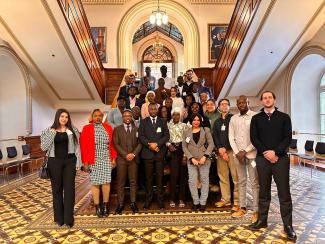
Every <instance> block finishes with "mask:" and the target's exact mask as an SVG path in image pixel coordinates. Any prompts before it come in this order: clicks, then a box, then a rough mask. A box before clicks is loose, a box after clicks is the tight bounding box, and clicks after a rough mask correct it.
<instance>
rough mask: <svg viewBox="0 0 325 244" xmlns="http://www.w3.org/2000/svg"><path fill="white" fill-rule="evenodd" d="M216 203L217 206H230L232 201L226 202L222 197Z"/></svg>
mask: <svg viewBox="0 0 325 244" xmlns="http://www.w3.org/2000/svg"><path fill="white" fill-rule="evenodd" d="M214 205H215V206H216V207H217V208H222V207H227V206H230V205H231V203H230V202H226V201H225V200H223V199H221V200H220V201H218V202H216V203H215V204H214Z"/></svg>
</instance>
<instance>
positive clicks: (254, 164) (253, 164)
mask: <svg viewBox="0 0 325 244" xmlns="http://www.w3.org/2000/svg"><path fill="white" fill-rule="evenodd" d="M251 165H252V167H253V168H255V167H256V162H255V160H253V161H252V162H251Z"/></svg>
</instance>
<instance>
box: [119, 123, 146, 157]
mask: <svg viewBox="0 0 325 244" xmlns="http://www.w3.org/2000/svg"><path fill="white" fill-rule="evenodd" d="M131 126H132V130H131V135H128V134H127V133H126V131H125V128H124V124H121V125H119V126H118V127H116V128H115V129H114V132H113V142H114V146H115V150H116V151H117V160H125V161H126V155H127V154H129V153H133V154H135V155H136V157H137V156H138V154H139V153H140V151H141V147H142V146H141V143H140V141H139V138H138V135H137V134H138V128H137V127H136V126H134V125H132V124H131ZM127 142H128V143H127Z"/></svg>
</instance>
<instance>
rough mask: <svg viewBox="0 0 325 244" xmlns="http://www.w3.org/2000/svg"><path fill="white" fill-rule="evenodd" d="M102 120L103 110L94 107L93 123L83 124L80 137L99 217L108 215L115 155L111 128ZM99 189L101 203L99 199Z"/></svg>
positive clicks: (82, 154)
mask: <svg viewBox="0 0 325 244" xmlns="http://www.w3.org/2000/svg"><path fill="white" fill-rule="evenodd" d="M102 120H103V112H102V111H101V110H99V109H95V110H94V111H93V112H92V121H93V123H91V124H88V125H86V126H84V128H83V130H82V132H81V137H80V145H81V157H82V163H83V165H84V170H85V171H86V172H87V171H88V172H89V173H90V181H91V184H92V186H91V192H92V195H93V199H94V203H95V207H96V215H97V217H99V218H102V217H105V216H108V215H109V193H110V183H111V173H112V168H113V167H115V165H116V163H115V159H116V157H117V153H116V151H115V148H114V144H113V129H112V127H111V126H110V125H109V124H108V123H102ZM100 186H101V187H100ZM100 189H101V190H102V193H103V203H100V201H99V196H100Z"/></svg>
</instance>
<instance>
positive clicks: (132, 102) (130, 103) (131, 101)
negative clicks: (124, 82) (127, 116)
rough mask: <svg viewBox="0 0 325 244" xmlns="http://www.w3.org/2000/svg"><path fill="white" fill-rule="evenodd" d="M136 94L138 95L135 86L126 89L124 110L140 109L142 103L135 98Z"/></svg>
mask: <svg viewBox="0 0 325 244" xmlns="http://www.w3.org/2000/svg"><path fill="white" fill-rule="evenodd" d="M138 93H139V91H138V87H136V86H131V87H129V89H128V95H129V97H128V98H126V103H125V108H127V109H130V110H131V109H133V108H134V107H136V106H137V107H139V108H141V106H142V104H143V103H144V101H143V100H142V99H139V98H137V97H136V95H137V94H138Z"/></svg>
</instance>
